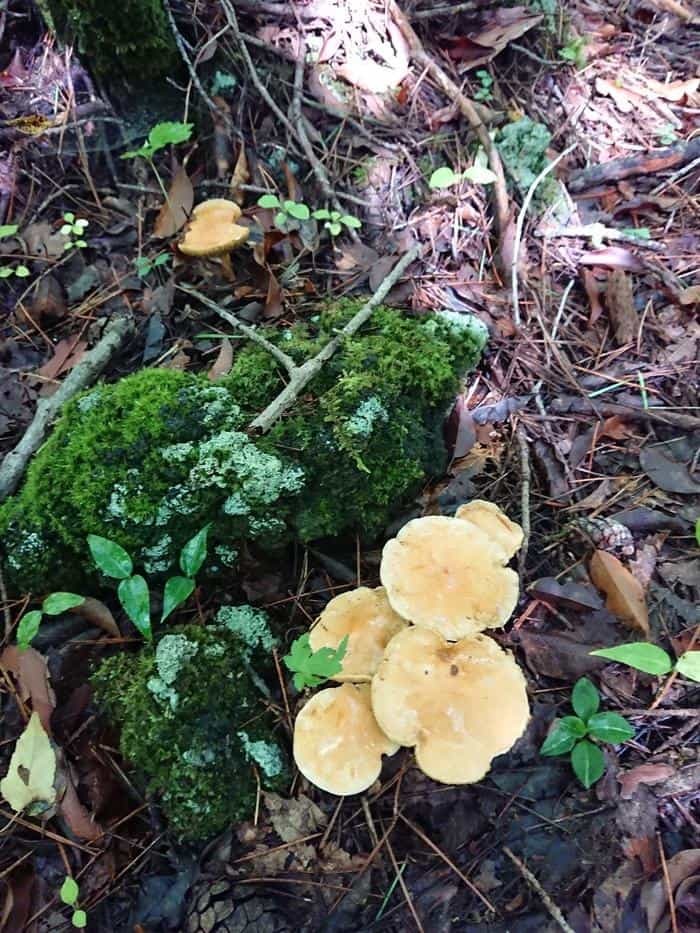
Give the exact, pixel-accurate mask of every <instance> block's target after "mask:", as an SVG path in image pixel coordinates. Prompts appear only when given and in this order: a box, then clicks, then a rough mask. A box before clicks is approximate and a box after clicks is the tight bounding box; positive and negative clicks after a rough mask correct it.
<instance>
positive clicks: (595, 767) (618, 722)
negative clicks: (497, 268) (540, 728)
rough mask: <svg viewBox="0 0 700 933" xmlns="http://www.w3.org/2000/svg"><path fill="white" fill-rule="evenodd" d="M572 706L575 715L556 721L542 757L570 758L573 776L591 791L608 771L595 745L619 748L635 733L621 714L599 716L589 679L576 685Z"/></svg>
mask: <svg viewBox="0 0 700 933" xmlns="http://www.w3.org/2000/svg"><path fill="white" fill-rule="evenodd" d="M571 705H572V706H573V709H574V713H575V714H576V715H575V716H563V717H562V718H561V719H558V720H556V722H555V723H554V726H553V727H552V729H551V730H550V733H549V735H548V736H547V738H546V739H545V740H544V742H543V743H542V745H541V747H540V754H541V755H546V756H547V757H553V756H556V755H569V756H570V761H571V767H572V768H573V771H574V774H575V775H576V777H577V778H578V779H579V781H580V782H581V783H582V784H583V786H584V787H586V788H588V787H591V785H593V784H595V782H596V781H597V780H598V779H599V778H600V777H602V775H603V772H604V771H605V758H604V757H603V752H602V751H601V750H600V747H599V746H598V745H597V744H596V743H597V742H607V743H610V744H611V745H619V744H621V743H622V742H626V741H628V739H631V738H632V737H633V736H634V729H633V727H632V726H631V725H630V724H629V723H628V722H627V720H626V719H625V718H624V717H622V716H620V714H619V713H599V712H598V708H599V707H600V694H599V693H598V690H597V689H596V687H595V686H594V685H593V684H592V683H591V681H590V680H589V679H588V678H587V677H581V678H580V680H577V681H576V684H575V685H574V689H573V691H572V693H571Z"/></svg>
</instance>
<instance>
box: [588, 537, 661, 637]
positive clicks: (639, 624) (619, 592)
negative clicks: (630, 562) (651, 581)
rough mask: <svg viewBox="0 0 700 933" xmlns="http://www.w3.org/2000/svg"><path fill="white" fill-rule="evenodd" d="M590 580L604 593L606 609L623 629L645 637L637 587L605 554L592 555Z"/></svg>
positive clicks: (642, 599) (644, 607) (643, 612)
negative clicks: (618, 621) (623, 626)
mask: <svg viewBox="0 0 700 933" xmlns="http://www.w3.org/2000/svg"><path fill="white" fill-rule="evenodd" d="M589 573H590V575H591V580H592V581H593V583H594V584H595V585H596V586H597V587H598V589H599V590H602V592H603V593H605V596H606V600H605V605H606V607H607V608H608V609H609V610H610V612H612V614H613V615H614V616H615V617H616V618H618V619H619V620H620V622H622V624H623V625H625V626H626V627H627V628H629V629H631V630H632V631H634V632H640V633H641V634H642V635H644V636H646V637H648V635H649V632H650V628H649V613H648V611H647V605H646V599H645V596H644V590H643V588H642V585H641V583H640V582H639V581H638V580H637V579H635V578H634V577H633V576H632V574H631V573H630V572H629V570H628V569H627V568H626V567H625V565H624V564H623V563H622V562H621V561H619V560H618V559H617V557H614V556H613V555H612V554H609V553H608V552H607V551H596V552H595V553H594V555H593V557H592V558H591V562H590V565H589Z"/></svg>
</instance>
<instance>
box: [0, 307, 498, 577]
mask: <svg viewBox="0 0 700 933" xmlns="http://www.w3.org/2000/svg"><path fill="white" fill-rule="evenodd" d="M357 307H358V302H357V301H342V302H340V303H339V304H337V305H336V306H335V307H334V308H333V309H332V310H328V311H325V312H324V313H323V314H321V315H320V316H319V317H318V318H316V319H315V320H314V321H312V322H310V323H308V324H300V325H297V326H295V327H293V328H291V329H289V330H284V331H281V330H272V329H270V330H269V331H268V334H269V337H270V339H272V340H274V341H276V342H277V343H278V344H279V345H280V346H282V347H284V349H285V351H286V352H287V353H288V354H289V355H290V356H292V357H293V358H294V359H295V360H297V361H298V362H302V361H303V360H306V359H308V358H309V357H310V356H312V355H314V354H315V353H317V352H318V350H319V349H320V348H321V347H322V346H323V345H324V344H325V343H326V342H327V341H328V339H329V338H330V337H331V336H332V335H333V334H334V333H336V331H337V329H338V328H339V327H341V326H342V325H343V324H344V323H345V322H346V321H347V320H348V319H349V318H350V316H351V315H352V314H353V313H354V312H355V311H356V310H357ZM484 339H485V333H484V331H483V329H482V328H481V326H480V325H479V326H478V327H477V326H476V325H475V324H474V319H473V318H471V317H469V316H466V315H460V314H454V313H450V312H443V313H442V314H440V315H424V316H422V317H417V316H412V315H409V314H407V313H403V312H398V311H393V310H390V309H387V308H378V309H377V310H376V311H375V313H374V315H373V317H372V319H371V320H370V321H369V322H368V324H367V325H366V326H365V328H364V329H363V330H362V331H361V332H360V333H358V334H356V335H355V336H354V337H353V338H352V339H351V340H349V341H347V342H346V344H345V345H344V346H341V348H340V349H339V351H338V352H337V353H336V354H335V356H334V357H332V358H331V359H330V360H329V361H328V362H327V363H326V365H325V366H324V367H323V369H322V370H321V372H320V373H319V375H318V376H317V377H316V379H315V380H314V381H313V382H312V383H311V384H310V385H309V386H308V388H307V390H306V391H305V392H304V393H303V395H302V397H301V398H300V399H298V400H297V403H296V404H295V405H294V406H293V408H292V409H291V411H290V413H289V414H288V415H287V416H286V417H284V418H282V419H281V420H280V421H279V422H278V423H277V424H275V425H274V426H273V428H272V430H271V431H270V432H269V433H268V434H266V435H265V436H263V437H261V438H258V439H255V440H253V439H251V438H250V437H249V436H248V435H247V434H246V433H244V431H243V430H242V429H243V428H244V426H245V425H246V424H247V423H248V422H249V421H250V420H251V419H252V417H253V416H254V415H256V414H258V413H259V412H260V410H261V409H262V408H263V407H264V406H265V405H266V404H267V403H269V402H270V401H271V400H272V399H273V398H274V397H275V395H276V394H277V393H278V392H279V391H280V390H281V389H282V387H283V386H284V384H285V378H284V377H285V375H286V374H284V373H281V372H280V371H279V368H278V364H277V363H276V361H275V360H274V359H273V358H272V357H271V356H270V355H269V353H267V352H266V351H265V350H264V349H262V348H261V347H259V346H257V345H255V344H249V345H246V346H245V347H244V348H243V349H242V350H241V351H240V352H239V353H238V355H237V357H236V359H235V361H234V365H233V367H232V370H231V373H230V374H229V376H228V377H226V378H225V379H224V380H222V381H221V382H219V383H217V384H216V385H212V384H211V383H210V382H208V381H207V380H206V379H204V378H199V377H196V376H191V375H186V374H184V373H177V372H171V371H168V370H147V371H144V372H141V373H138V374H136V375H133V376H129V377H127V378H125V379H122V380H121V381H120V382H118V383H116V384H114V385H110V386H102V387H98V388H96V389H93V390H92V391H91V392H88V393H87V394H85V395H84V396H82V398H79V399H77V400H76V401H75V402H73V403H72V404H71V405H69V406H68V407H67V409H66V411H65V414H64V415H63V417H62V418H61V420H60V421H59V423H58V425H57V427H56V429H55V430H54V433H53V434H52V436H51V437H50V439H49V440H48V442H47V443H46V444H45V445H44V447H43V448H42V450H41V451H40V453H39V454H38V455H37V457H36V458H35V459H34V461H33V463H32V464H31V466H30V469H29V471H28V474H27V479H26V482H25V484H24V487H23V488H22V490H21V491H20V493H19V494H18V495H17V496H15V497H14V498H13V499H12V500H10V501H9V502H8V503H6V504H5V505H4V506H1V507H0V541H2V542H3V543H2V547H3V550H4V552H5V563H6V566H7V574H6V576H7V578H8V583H9V585H10V586H11V587H12V589H13V590H24V591H26V590H29V589H31V590H35V591H41V590H44V591H45V590H49V589H66V588H67V587H70V588H74V587H77V586H79V585H80V576H81V572H82V573H83V574H84V572H85V570H86V569H88V568H89V566H90V563H89V559H88V557H87V553H86V545H85V540H86V537H87V535H88V534H98V535H103V536H105V537H108V538H113V539H115V540H116V541H118V542H119V543H120V544H121V545H122V546H123V547H125V548H126V549H127V550H128V551H129V552H130V553H132V554H133V555H134V557H135V559H136V563H137V565H139V566H142V567H144V568H145V569H146V571H147V572H148V573H164V572H166V571H167V570H169V569H170V568H171V567H172V566H173V564H174V562H175V558H176V555H177V554H178V553H179V550H180V548H181V547H182V545H183V544H184V543H185V541H187V540H188V539H189V538H190V537H192V535H194V534H195V533H196V532H197V531H199V529H200V528H202V527H203V526H204V525H205V524H207V523H208V522H211V523H212V529H211V532H210V555H211V556H212V557H211V560H210V561H209V564H208V567H207V569H209V570H210V571H211V570H212V569H213V568H216V567H219V568H222V567H230V566H232V564H233V563H234V562H235V560H236V556H237V552H238V551H239V550H240V548H241V547H242V546H243V545H244V544H245V543H246V542H251V541H252V542H254V543H256V544H257V545H258V546H259V547H261V548H263V549H271V548H274V547H278V546H279V545H280V544H282V543H283V542H284V541H285V540H288V537H289V531H290V528H291V529H293V530H294V531H295V532H296V534H297V535H298V536H299V537H300V538H301V539H302V540H303V541H309V540H312V539H314V538H319V537H325V536H337V535H340V534H343V533H346V532H351V533H352V532H356V531H357V532H360V533H362V534H363V535H364V536H366V537H372V536H376V535H377V534H378V533H379V532H380V531H381V530H382V529H383V527H384V526H385V525H386V524H387V523H388V521H389V520H390V518H391V517H392V515H393V514H394V513H395V511H396V510H397V509H399V508H401V506H402V504H403V503H404V502H405V501H406V499H407V497H409V496H410V495H412V494H413V493H414V492H415V491H416V490H417V489H418V488H419V487H420V484H421V482H422V481H423V480H424V478H425V476H426V474H436V473H439V472H440V471H441V470H442V468H443V465H444V457H445V451H444V447H443V443H442V422H443V417H444V413H445V408H446V406H447V404H448V403H449V401H450V400H451V398H452V397H453V395H454V393H455V390H456V389H457V387H458V384H459V377H460V375H461V374H462V373H464V372H466V371H467V370H469V369H470V368H471V367H472V366H473V365H474V363H475V362H476V359H477V358H478V355H479V352H480V350H481V347H482V346H483V343H484Z"/></svg>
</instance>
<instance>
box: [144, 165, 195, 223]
mask: <svg viewBox="0 0 700 933" xmlns="http://www.w3.org/2000/svg"><path fill="white" fill-rule="evenodd" d="M193 204H194V188H193V187H192V182H191V181H190V177H189V175H188V174H187V171H186V170H185V168H184V166H181V167H180V168H179V169H178V170H177V172H176V173H175V175H174V176H173V180H172V181H171V182H170V189H169V191H168V199H167V201H166V202H165V204H163V206H162V207H161V209H160V211H159V212H158V216H157V217H156V222H155V225H154V227H153V236H155V237H163V238H165V237H171V236H174V234H176V233H177V232H178V230H182V228H183V227H184V226H185V224H186V223H187V221H188V219H189V216H190V214H191V213H192V206H193Z"/></svg>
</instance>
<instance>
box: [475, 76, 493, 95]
mask: <svg viewBox="0 0 700 933" xmlns="http://www.w3.org/2000/svg"><path fill="white" fill-rule="evenodd" d="M476 77H477V78H478V79H479V87H478V88H477V89H476V91H474V95H473V96H474V100H483V101H488V100H493V78H492V77H491V75H490V74H489V73H488V71H486V70H485V69H483V68H480V69H479V71H477V72H476Z"/></svg>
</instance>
